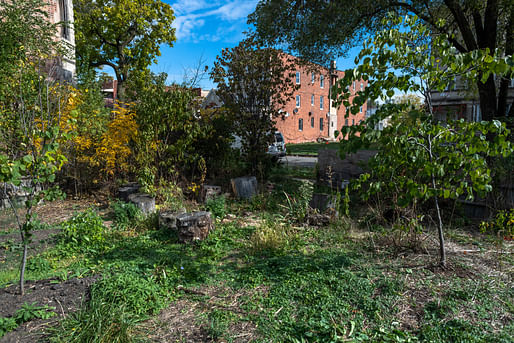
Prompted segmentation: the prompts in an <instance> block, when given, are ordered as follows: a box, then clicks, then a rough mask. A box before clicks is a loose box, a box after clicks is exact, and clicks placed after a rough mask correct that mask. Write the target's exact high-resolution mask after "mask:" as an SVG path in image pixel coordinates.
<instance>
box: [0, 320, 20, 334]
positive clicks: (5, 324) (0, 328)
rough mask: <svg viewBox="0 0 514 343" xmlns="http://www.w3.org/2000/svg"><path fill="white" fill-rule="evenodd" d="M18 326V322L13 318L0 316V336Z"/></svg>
mask: <svg viewBox="0 0 514 343" xmlns="http://www.w3.org/2000/svg"><path fill="white" fill-rule="evenodd" d="M17 327H18V323H16V320H15V319H14V318H4V317H0V337H2V336H3V335H5V334H6V333H8V332H9V331H13V330H14V329H16V328H17Z"/></svg>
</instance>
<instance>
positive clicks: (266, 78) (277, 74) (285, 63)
mask: <svg viewBox="0 0 514 343" xmlns="http://www.w3.org/2000/svg"><path fill="white" fill-rule="evenodd" d="M293 66H294V63H293V60H292V59H291V57H289V56H287V55H285V54H282V53H280V52H279V51H278V50H275V49H271V48H266V47H264V46H262V45H260V44H258V43H256V42H255V40H254V39H253V38H247V39H245V40H243V41H241V42H240V43H239V45H238V46H236V47H234V48H232V49H223V51H222V53H221V55H220V56H218V57H217V58H216V61H215V63H214V68H213V70H212V71H211V78H212V79H213V80H214V82H215V83H216V84H217V95H218V96H219V97H220V98H221V99H222V101H223V103H224V107H225V108H226V109H227V110H229V111H230V112H231V113H232V114H233V115H234V117H235V121H234V125H235V128H234V130H235V133H236V134H237V135H238V136H239V137H241V143H242V148H243V149H242V152H243V156H244V158H245V161H246V162H247V163H248V164H249V169H250V171H252V172H256V171H257V170H258V166H259V164H261V165H267V163H266V160H267V159H268V157H267V156H266V149H267V147H268V145H269V144H270V143H271V141H272V139H273V133H274V130H275V129H274V120H275V118H277V117H278V116H279V115H280V113H281V112H280V110H281V108H283V106H284V105H285V104H286V103H287V101H288V100H289V99H290V98H291V97H292V95H293V91H294V90H295V89H296V86H295V85H294V84H293V82H292V81H291V80H292V78H293V72H294V68H293Z"/></svg>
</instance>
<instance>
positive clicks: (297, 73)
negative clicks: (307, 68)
mask: <svg viewBox="0 0 514 343" xmlns="http://www.w3.org/2000/svg"><path fill="white" fill-rule="evenodd" d="M296 84H297V85H299V84H300V72H299V71H297V72H296Z"/></svg>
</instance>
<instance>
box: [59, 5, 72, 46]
mask: <svg viewBox="0 0 514 343" xmlns="http://www.w3.org/2000/svg"><path fill="white" fill-rule="evenodd" d="M59 11H60V12H61V22H62V27H61V37H62V38H64V39H70V28H69V26H68V25H69V21H70V16H69V13H68V0H59Z"/></svg>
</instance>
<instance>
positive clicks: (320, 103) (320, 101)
mask: <svg viewBox="0 0 514 343" xmlns="http://www.w3.org/2000/svg"><path fill="white" fill-rule="evenodd" d="M319 109H320V110H322V109H323V95H321V96H320V97H319Z"/></svg>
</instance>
